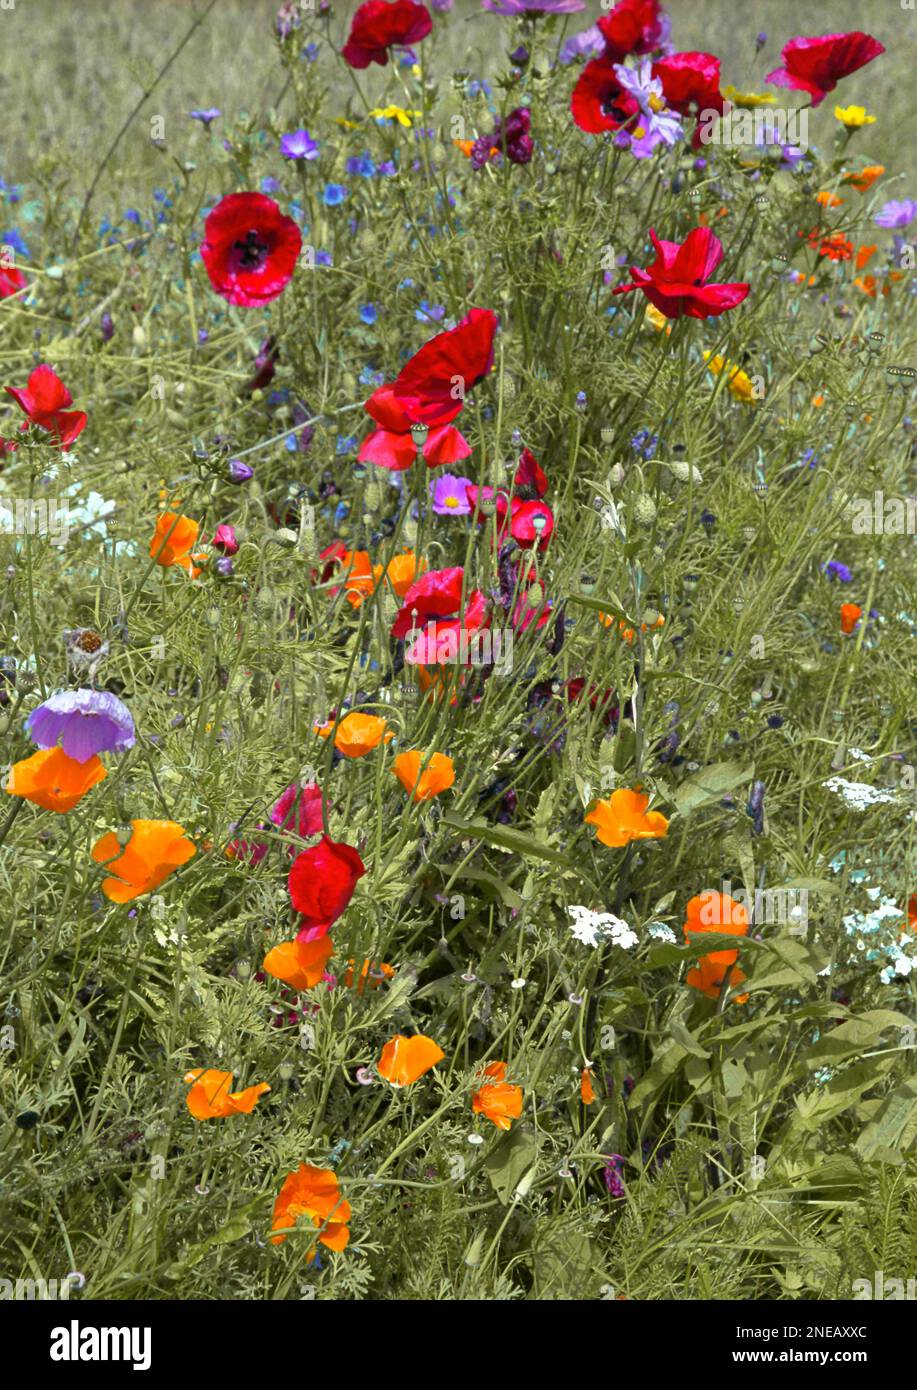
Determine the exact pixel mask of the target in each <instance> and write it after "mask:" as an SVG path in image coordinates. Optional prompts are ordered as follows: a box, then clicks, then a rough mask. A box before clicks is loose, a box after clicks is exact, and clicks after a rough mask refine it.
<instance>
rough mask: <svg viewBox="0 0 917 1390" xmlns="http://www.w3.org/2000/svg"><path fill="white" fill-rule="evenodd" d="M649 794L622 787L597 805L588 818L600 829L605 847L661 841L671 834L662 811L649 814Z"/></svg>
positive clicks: (586, 819)
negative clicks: (632, 842)
mask: <svg viewBox="0 0 917 1390" xmlns="http://www.w3.org/2000/svg"><path fill="white" fill-rule="evenodd" d="M648 805H649V797H648V796H647V795H646V793H645V792H641V791H637V790H636V789H634V790H630V789H629V788H627V787H620V788H619V789H618V790H617V791H615V792H612V794H611V796H610V797H609V798H608V800H607V801H605V800H600V801H597V802H596V804H595V806H594V808H593V809H592V810H591V811H590V812H589V813H588V815H587V816H586V817H585V821H586V823H587V825H594V826H595V827H596V834H597V836H598V838H599V840H601V842H602V844H603V845H611V846H613V847H620V846H621V845H627V844H629V843H630V842H631V840H658V839H661V838H662V837H663V836H665V835H666V834H667V833H668V829H669V822H668V821H667V820H666V818H665V816H664V815H662V813H661V812H660V811H647V809H646V808H647V806H648Z"/></svg>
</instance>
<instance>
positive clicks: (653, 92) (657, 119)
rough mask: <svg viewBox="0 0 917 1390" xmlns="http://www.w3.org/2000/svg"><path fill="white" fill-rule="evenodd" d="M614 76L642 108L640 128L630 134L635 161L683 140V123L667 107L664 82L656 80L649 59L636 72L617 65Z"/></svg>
mask: <svg viewBox="0 0 917 1390" xmlns="http://www.w3.org/2000/svg"><path fill="white" fill-rule="evenodd" d="M615 76H616V77H617V79H618V81H619V82H620V84H621V86H622V88H623V89H624V91H625V92H629V93H630V95H631V96H632V97H633V98H634V100H635V101H636V102H637V104H638V105H639V107H640V115H639V116H638V117H637V118H636V120H637V124H636V126H634V127H633V128H632V129H630V130H629V133H630V137H631V144H630V150H631V154H632V155H633V156H634V157H635V158H636V159H647V158H649V156H650V155H651V154H652V153H653V151H654V150H655V148H656V146H657V145H674V144H675V141H676V140H680V139H681V137H682V134H683V131H682V126H681V119H680V117H679V116H677V115H676V114H675V112H674V111H670V110H669V109H668V107H667V106H666V104H665V97H664V96H663V92H662V82H661V80H660V78H658V77H653V65H652V63H651V62H650V61H649V60H648V59H647V60H646V61H645V62H642V63H641V64H640V65H639V67H636V68H628V67H625V66H624V64H623V63H616V64H615Z"/></svg>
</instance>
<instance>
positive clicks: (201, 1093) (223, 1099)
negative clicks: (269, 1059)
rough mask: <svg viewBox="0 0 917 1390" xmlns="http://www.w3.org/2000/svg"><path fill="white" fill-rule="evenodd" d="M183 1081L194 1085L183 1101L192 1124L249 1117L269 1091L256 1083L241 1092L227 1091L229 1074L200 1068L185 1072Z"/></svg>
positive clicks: (260, 1083)
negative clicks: (200, 1121) (231, 1116)
mask: <svg viewBox="0 0 917 1390" xmlns="http://www.w3.org/2000/svg"><path fill="white" fill-rule="evenodd" d="M185 1080H186V1081H193V1082H194V1085H193V1086H192V1087H191V1090H190V1091H189V1092H188V1094H187V1096H186V1097H185V1101H186V1103H187V1106H188V1109H189V1110H190V1111H191V1114H192V1115H193V1116H194V1118H195V1119H196V1120H225V1119H226V1117H227V1116H228V1115H250V1114H251V1113H252V1111H253V1110H254V1108H255V1106H256V1105H257V1104H258V1101H259V1100H260V1099H261V1097H262V1096H263V1095H265V1093H266V1092H267V1091H269V1090H270V1089H271V1088H270V1086H269V1085H268V1084H267V1082H266V1081H260V1082H259V1083H258V1085H257V1086H247V1087H246V1088H245V1090H244V1091H230V1089H229V1088H230V1086H231V1085H232V1072H231V1071H211V1070H209V1069H208V1070H204V1068H203V1067H198V1069H197V1070H196V1071H189V1072H186V1073H185Z"/></svg>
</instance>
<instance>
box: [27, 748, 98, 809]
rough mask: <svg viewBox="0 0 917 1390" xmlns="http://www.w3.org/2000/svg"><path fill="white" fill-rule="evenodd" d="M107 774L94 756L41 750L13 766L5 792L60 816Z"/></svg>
mask: <svg viewBox="0 0 917 1390" xmlns="http://www.w3.org/2000/svg"><path fill="white" fill-rule="evenodd" d="M107 776H108V773H107V772H106V771H105V768H104V767H103V765H102V760H101V758H99V757H98V756H97V755H96V754H93V755H92V756H91V757H90V758H87V759H85V760H79V759H77V758H71V757H70V756H69V755H68V754H67V753H65V752H64V750H63V748H42V749H40V751H39V752H37V753H33V754H32V756H31V757H30V758H23V760H22V761H21V762H18V763H13V765H12V767H11V768H10V775H9V781H8V782H7V784H6V790H7V791H8V792H9V794H10V795H11V796H22V797H24V798H25V800H26V801H32V802H34V803H35V805H36V806H41V807H42V808H43V809H44V810H45V811H57V813H58V814H59V815H64V814H65V813H66V812H67V811H72V810H73V808H74V806H76V805H77V804H78V802H79V801H81V800H82V798H83V797H84V796H85V795H86V793H87V792H88V791H90V790H91V788H92V787H94V786H95V785H96V784H97V783H98V782H101V781H102V779H103V777H107Z"/></svg>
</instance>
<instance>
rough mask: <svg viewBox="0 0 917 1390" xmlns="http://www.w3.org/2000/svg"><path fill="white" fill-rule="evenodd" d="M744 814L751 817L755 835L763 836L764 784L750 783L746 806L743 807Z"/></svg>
mask: <svg viewBox="0 0 917 1390" xmlns="http://www.w3.org/2000/svg"><path fill="white" fill-rule="evenodd" d="M745 811H746V814H747V815H749V816H751V819H752V824H753V825H754V830H755V834H756V835H763V834H764V783H763V782H752V784H751V791H750V792H749V794H748V805H747V806H746V807H745Z"/></svg>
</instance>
